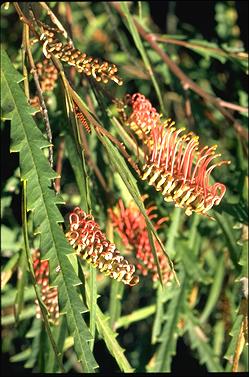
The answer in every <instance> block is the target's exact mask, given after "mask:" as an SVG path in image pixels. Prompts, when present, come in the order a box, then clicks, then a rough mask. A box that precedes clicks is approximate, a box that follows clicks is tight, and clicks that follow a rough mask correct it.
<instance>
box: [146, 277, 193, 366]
mask: <svg viewBox="0 0 249 377" xmlns="http://www.w3.org/2000/svg"><path fill="white" fill-rule="evenodd" d="M185 294H186V281H185V279H184V278H183V277H182V279H181V286H180V287H179V288H177V291H176V292H175V295H174V297H173V298H172V299H171V301H170V303H169V305H168V309H167V312H166V317H167V319H166V322H165V324H164V327H163V330H162V333H161V338H160V340H161V344H160V346H159V347H158V350H157V351H156V355H155V363H154V365H153V366H149V367H148V371H149V372H155V373H158V372H169V371H170V367H171V361H172V356H173V355H174V354H175V353H176V341H177V337H178V329H177V323H178V320H179V318H180V314H181V312H182V308H183V302H184V298H185Z"/></svg>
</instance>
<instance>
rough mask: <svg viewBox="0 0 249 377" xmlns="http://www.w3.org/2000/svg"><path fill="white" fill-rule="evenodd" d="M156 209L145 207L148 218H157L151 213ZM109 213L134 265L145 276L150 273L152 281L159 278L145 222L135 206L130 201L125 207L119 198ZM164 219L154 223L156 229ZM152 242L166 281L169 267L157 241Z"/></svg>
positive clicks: (168, 276) (170, 274) (169, 277)
mask: <svg viewBox="0 0 249 377" xmlns="http://www.w3.org/2000/svg"><path fill="white" fill-rule="evenodd" d="M156 209H157V207H156V206H151V207H149V208H148V209H146V213H147V215H148V217H149V219H150V220H153V219H156V218H157V214H155V213H152V212H153V211H154V210H156ZM109 214H110V218H111V220H112V224H113V226H114V229H115V230H116V231H117V232H118V234H119V235H120V237H121V239H122V241H123V244H124V246H125V247H126V248H127V250H130V252H132V253H134V255H135V262H134V263H135V264H136V267H137V268H138V269H139V270H140V272H141V273H142V275H144V276H146V275H147V274H148V273H151V274H152V279H153V281H155V280H157V279H158V278H159V277H158V273H157V266H156V263H155V260H154V256H153V253H152V250H151V245H150V241H149V236H148V231H147V227H146V222H145V219H144V217H143V215H142V214H141V212H140V211H139V209H138V208H137V206H136V205H135V204H133V203H132V202H131V203H130V204H129V206H128V207H127V208H126V207H125V206H124V203H123V201H122V200H121V199H119V201H118V204H117V206H116V207H115V208H114V209H109ZM166 220H167V218H161V219H160V220H157V221H156V222H155V224H154V227H155V229H156V230H158V229H159V228H161V225H162V223H163V222H165V221H166ZM154 243H155V249H156V253H157V257H158V261H159V264H160V268H161V271H162V278H163V282H164V283H166V282H167V281H168V280H169V279H171V277H172V273H171V269H170V267H169V264H168V260H167V257H166V255H165V254H164V253H163V251H162V249H161V247H160V245H159V243H158V241H157V240H154Z"/></svg>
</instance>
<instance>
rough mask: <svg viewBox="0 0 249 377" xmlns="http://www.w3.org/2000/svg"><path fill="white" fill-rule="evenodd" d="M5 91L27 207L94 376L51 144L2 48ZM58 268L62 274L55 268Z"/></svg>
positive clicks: (82, 357) (73, 332)
mask: <svg viewBox="0 0 249 377" xmlns="http://www.w3.org/2000/svg"><path fill="white" fill-rule="evenodd" d="M1 61H2V65H1V70H2V72H1V76H2V81H1V92H2V108H3V114H4V118H5V119H7V118H8V119H10V120H11V123H12V126H11V140H12V144H11V151H12V152H19V153H20V166H21V179H22V180H27V182H28V183H27V206H28V210H31V211H33V215H34V226H35V229H36V234H37V233H39V234H40V237H41V238H40V239H41V247H40V248H41V254H42V258H43V259H44V258H46V259H49V265H50V278H51V285H52V286H58V287H59V305H60V311H61V312H62V313H66V316H67V324H68V328H69V331H70V333H71V335H72V336H73V337H74V339H75V343H74V346H75V351H76V353H77V355H78V359H79V361H80V362H81V364H82V367H83V370H85V371H88V372H93V371H94V369H95V368H96V367H97V363H96V361H95V359H94V357H93V355H92V353H91V351H90V348H89V344H88V341H89V340H90V339H91V334H90V332H89V330H88V328H87V326H86V324H85V322H84V320H83V318H82V314H81V313H82V312H84V311H85V310H86V308H85V307H84V306H83V303H82V302H81V301H80V299H79V296H78V294H77V292H76V289H75V288H74V287H75V286H76V285H79V284H80V283H81V282H80V280H79V279H78V277H77V275H76V274H75V273H74V270H73V268H72V265H71V264H70V262H69V259H68V257H67V255H68V254H71V253H72V252H73V251H72V248H71V247H70V246H69V244H68V243H67V241H66V238H65V236H64V234H63V232H62V230H61V228H60V227H59V225H58V223H59V222H62V221H63V219H62V216H61V214H60V212H59V210H58V208H57V206H56V205H57V204H59V203H62V200H61V198H60V197H59V196H57V195H55V193H54V191H53V190H51V189H50V188H49V185H50V183H51V179H53V178H55V177H56V176H57V174H56V173H55V172H54V171H53V170H52V169H51V168H50V166H49V164H48V161H47V159H46V158H45V156H44V155H43V153H42V151H41V149H43V148H45V147H48V145H49V143H48V142H47V141H46V140H45V139H44V138H43V136H42V134H41V132H40V131H39V129H38V128H37V126H36V124H35V123H34V121H33V119H32V117H31V115H30V113H31V111H30V107H29V106H28V104H27V100H26V99H25V96H24V93H23V92H22V90H21V89H20V87H19V86H18V85H17V81H20V75H19V74H18V73H17V72H16V70H15V69H14V68H13V66H12V64H11V62H10V60H9V58H8V56H7V54H6V52H5V51H3V50H2V49H1ZM58 266H60V272H59V273H57V272H56V268H57V267H58Z"/></svg>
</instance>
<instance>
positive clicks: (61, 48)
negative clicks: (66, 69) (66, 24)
mask: <svg viewBox="0 0 249 377" xmlns="http://www.w3.org/2000/svg"><path fill="white" fill-rule="evenodd" d="M43 28H44V32H43V34H42V35H41V37H40V40H41V41H42V42H43V53H44V55H45V56H46V57H47V58H50V53H53V54H54V55H55V56H56V57H57V58H58V59H60V60H62V61H64V62H67V63H68V64H69V65H72V66H74V67H75V68H76V70H77V71H78V72H80V73H81V72H83V73H84V74H85V75H87V76H92V77H93V78H94V79H95V80H96V81H98V82H100V81H101V82H103V83H104V84H107V83H108V82H109V80H112V81H114V82H115V83H116V84H118V85H122V84H123V81H122V80H121V79H120V78H119V77H118V76H117V71H118V69H117V66H116V65H115V64H111V63H108V62H106V61H103V62H100V61H99V59H96V58H93V57H92V56H87V55H86V54H85V53H83V52H81V51H80V50H78V49H77V48H74V47H73V46H72V44H70V43H62V42H60V41H59V40H58V39H56V38H55V33H54V31H55V29H52V28H49V27H46V28H45V27H44V26H43ZM57 32H59V30H58V31H57Z"/></svg>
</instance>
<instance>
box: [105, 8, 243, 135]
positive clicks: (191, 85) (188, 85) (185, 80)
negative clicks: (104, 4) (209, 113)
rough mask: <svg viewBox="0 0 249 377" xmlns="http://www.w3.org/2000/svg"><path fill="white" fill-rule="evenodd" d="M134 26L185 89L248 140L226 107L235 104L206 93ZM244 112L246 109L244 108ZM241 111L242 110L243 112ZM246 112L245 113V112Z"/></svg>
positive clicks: (146, 35)
mask: <svg viewBox="0 0 249 377" xmlns="http://www.w3.org/2000/svg"><path fill="white" fill-rule="evenodd" d="M110 4H111V5H112V6H113V7H114V8H115V9H116V10H117V11H118V12H119V13H120V15H121V16H123V17H124V14H123V12H122V11H121V8H120V5H119V4H118V3H117V2H111V3H110ZM133 20H134V24H135V26H136V28H137V31H138V32H139V34H140V35H141V36H142V37H143V39H144V40H146V41H147V42H148V43H149V44H150V46H151V47H152V48H153V50H155V51H156V52H157V54H158V55H159V56H160V57H161V58H162V60H163V61H164V62H165V63H166V64H167V66H168V67H169V69H170V70H171V72H172V73H173V74H174V75H175V76H176V77H178V79H179V80H180V81H181V84H182V87H183V89H185V90H187V89H191V90H193V91H194V92H195V93H197V94H198V95H199V96H200V97H202V98H203V99H204V100H205V101H207V102H210V103H211V104H213V105H215V106H216V107H217V108H218V110H219V111H220V112H221V113H222V114H223V116H224V117H225V118H227V119H228V120H229V121H230V122H231V123H232V124H233V127H234V129H235V130H236V132H237V133H238V134H239V135H240V136H241V137H242V138H246V139H247V140H248V133H247V131H246V129H245V128H243V127H242V125H241V124H240V123H239V122H238V121H237V120H236V119H235V118H234V117H233V116H232V114H231V113H230V112H229V111H227V110H226V109H225V108H224V107H229V106H230V108H231V106H233V104H231V103H229V102H226V101H224V100H222V99H220V98H218V97H214V96H213V95H211V94H209V93H207V92H205V90H203V89H202V88H201V87H200V86H198V85H197V84H196V83H195V82H194V81H192V80H191V79H190V78H189V77H188V76H186V75H185V73H184V72H183V71H182V70H181V69H180V68H179V67H178V65H177V64H176V63H175V62H174V61H173V60H171V59H170V57H169V56H168V54H167V53H166V52H164V51H163V50H162V49H161V47H160V46H159V45H158V44H157V42H156V40H155V38H154V36H153V35H152V34H151V33H147V31H146V30H145V29H144V28H143V27H142V26H141V25H140V24H139V22H138V21H137V20H136V19H135V18H133ZM234 106H235V107H236V109H237V110H239V108H240V107H237V105H234ZM242 109H243V110H244V108H242ZM242 109H241V110H242ZM243 112H244V111H243Z"/></svg>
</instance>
